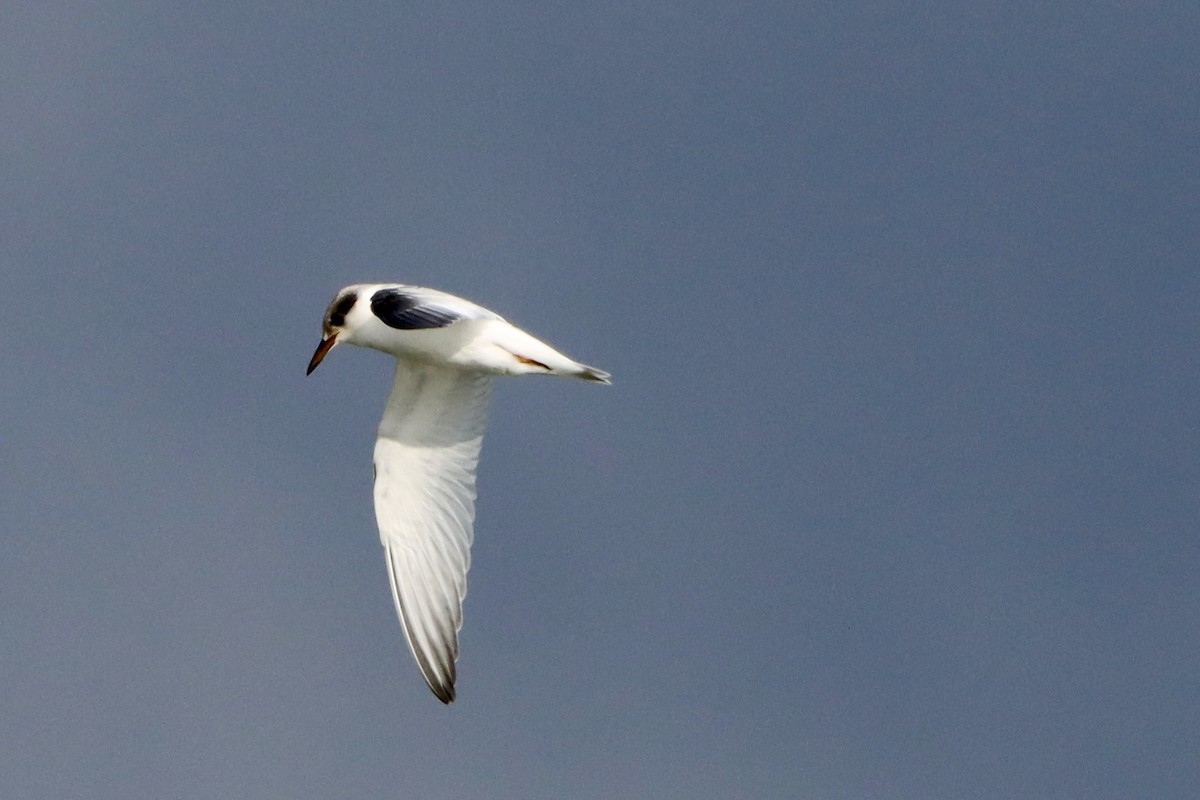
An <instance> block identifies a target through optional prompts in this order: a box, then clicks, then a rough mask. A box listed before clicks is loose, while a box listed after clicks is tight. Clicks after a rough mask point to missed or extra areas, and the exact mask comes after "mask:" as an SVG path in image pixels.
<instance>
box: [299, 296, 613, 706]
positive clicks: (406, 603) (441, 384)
mask: <svg viewBox="0 0 1200 800" xmlns="http://www.w3.org/2000/svg"><path fill="white" fill-rule="evenodd" d="M343 343H346V344H356V345H360V346H363V347H371V348H374V349H376V350H382V351H383V352H385V353H388V354H390V355H393V356H395V357H396V377H395V382H394V383H393V385H392V393H391V395H390V396H389V397H388V401H387V408H386V409H385V410H384V412H383V419H382V420H381V421H380V423H379V433H378V437H377V438H376V440H375V519H376V522H377V523H378V525H379V538H380V539H381V540H382V541H383V548H384V551H385V554H386V558H387V568H388V577H389V578H390V580H391V585H392V599H393V600H394V601H395V603H396V613H397V614H398V615H399V616H400V623H401V626H402V627H403V628H404V635H405V638H406V639H407V640H408V646H409V649H410V650H411V651H412V654H413V658H415V659H416V662H417V666H418V667H420V669H421V674H422V675H424V676H425V682H426V683H428V684H429V688H430V689H432V690H433V693H434V694H435V695H437V697H438V699H439V700H441V701H442V702H443V703H450V702H452V701H453V700H454V678H455V668H454V662H455V661H456V660H457V658H458V631H459V629H460V628H461V627H462V603H463V598H464V597H465V596H466V592H467V569H468V568H469V567H470V565H471V541H472V537H473V533H472V525H473V523H474V520H475V465H476V464H477V463H478V461H479V447H480V444H481V443H482V441H483V428H484V423H485V418H486V415H487V404H488V394H489V389H490V385H491V378H492V376H493V375H525V374H538V375H566V376H568V377H572V378H581V379H583V380H588V381H596V382H599V383H608V382H609V381H608V378H609V374H608V373H607V372H603V371H601V370H598V369H595V368H594V367H589V366H586V365H584V364H580V363H578V362H576V361H572V360H571V359H569V358H567V357H566V356H565V355H563V354H562V353H560V352H558V351H557V350H555V349H554V348H552V347H550V346H549V345H547V344H545V343H543V342H540V341H538V340H537V339H535V338H533V337H532V336H530V335H529V334H528V333H525V332H524V331H522V330H520V329H519V328H517V327H515V326H513V325H511V324H509V323H508V322H506V321H505V320H504V319H503V318H502V317H500V316H499V315H497V314H494V313H492V312H491V311H488V310H487V309H486V308H482V307H481V306H477V305H475V304H474V303H471V302H468V301H466V300H463V299H461V298H458V297H455V296H454V295H450V294H446V293H444V292H439V291H436V290H433V289H423V288H420V287H418V286H405V285H402V284H392V283H380V284H362V285H356V286H347V287H346V288H345V289H342V290H341V291H340V292H338V293H337V296H336V297H334V298H333V302H332V303H330V304H329V308H328V309H327V310H326V312H325V319H324V323H323V326H322V336H321V343H320V344H319V345H318V346H317V350H316V352H315V353H313V357H312V360H311V361H309V363H308V374H311V373H312V371H313V370H314V369H316V368H317V365H318V364H320V363H321V360H322V359H323V358H325V356H326V354H327V353H329V351H330V350H332V349H333V348H334V346H336V345H339V344H343Z"/></svg>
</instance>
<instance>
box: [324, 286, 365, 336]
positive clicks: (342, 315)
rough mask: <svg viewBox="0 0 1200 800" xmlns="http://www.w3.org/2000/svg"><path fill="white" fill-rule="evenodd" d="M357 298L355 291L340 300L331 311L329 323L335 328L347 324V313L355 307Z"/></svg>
mask: <svg viewBox="0 0 1200 800" xmlns="http://www.w3.org/2000/svg"><path fill="white" fill-rule="evenodd" d="M357 300H358V295H356V294H354V293H353V292H351V293H350V294H348V295H346V296H345V297H343V298H342V299H341V300H338V301H337V302H336V303H335V304H334V306H333V308H332V309H330V311H329V324H330V325H332V326H333V327H335V328H340V327H342V326H343V325H345V324H346V315H347V314H349V313H350V309H352V308H354V303H355V302H356V301H357Z"/></svg>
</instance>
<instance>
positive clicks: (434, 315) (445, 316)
mask: <svg viewBox="0 0 1200 800" xmlns="http://www.w3.org/2000/svg"><path fill="white" fill-rule="evenodd" d="M371 313H373V314H374V315H375V316H377V317H379V319H380V320H381V321H382V322H383V323H384V324H385V325H388V326H389V327H392V328H396V329H397V330H402V331H413V330H420V329H421V328H444V327H446V326H447V325H449V324H451V323H452V322H458V321H459V320H460V319H462V317H461V316H460V315H458V314H456V313H454V312H453V311H450V310H448V309H445V308H442V307H441V306H436V305H429V304H426V303H424V302H423V301H422V300H421V297H420V295H416V294H411V293H409V292H406V291H404V290H403V289H380V290H379V291H377V292H376V293H375V294H373V295H371Z"/></svg>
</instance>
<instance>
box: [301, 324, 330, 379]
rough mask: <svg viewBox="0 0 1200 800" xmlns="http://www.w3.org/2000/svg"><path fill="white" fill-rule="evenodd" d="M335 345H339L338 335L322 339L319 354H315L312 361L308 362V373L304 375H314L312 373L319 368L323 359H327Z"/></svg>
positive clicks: (318, 348)
mask: <svg viewBox="0 0 1200 800" xmlns="http://www.w3.org/2000/svg"><path fill="white" fill-rule="evenodd" d="M335 344H337V334H336V333H331V334H329V335H328V336H326V337H325V338H324V339H322V340H321V343H320V344H319V345H317V352H315V353H313V357H312V361H309V362H308V372H306V373H304V374H305V375H312V371H313V370H314V369H316V368H317V364H320V363H321V359H323V358H325V354H326V353H328V352H329V351H330V350H332V349H333V346H334V345H335Z"/></svg>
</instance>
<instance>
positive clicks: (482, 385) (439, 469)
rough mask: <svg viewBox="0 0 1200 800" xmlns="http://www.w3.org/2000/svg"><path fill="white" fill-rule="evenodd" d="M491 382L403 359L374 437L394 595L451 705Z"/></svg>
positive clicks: (428, 676) (438, 690) (416, 648)
mask: <svg viewBox="0 0 1200 800" xmlns="http://www.w3.org/2000/svg"><path fill="white" fill-rule="evenodd" d="M489 388H490V380H489V378H488V377H487V376H486V375H481V374H478V373H473V372H466V371H463V370H458V369H454V368H451V367H440V366H435V365H430V364H425V363H415V362H410V361H407V360H404V359H400V360H398V361H397V365H396V379H395V382H394V383H393V385H392V393H391V395H390V396H389V397H388V404H387V408H386V410H385V411H384V414H383V420H382V421H381V422H380V424H379V435H378V438H377V439H376V441H375V518H376V521H377V522H378V524H379V537H380V539H381V541H382V542H383V547H384V552H385V554H386V558H387V567H388V577H389V579H390V583H391V587H392V599H393V600H394V601H395V603H396V612H397V614H398V615H399V617H400V623H401V625H402V627H403V628H404V635H405V638H406V639H407V640H408V646H409V649H410V650H411V651H412V654H413V658H415V659H416V662H417V666H418V667H419V668H420V670H421V674H422V675H423V676H424V677H425V681H426V683H428V684H429V688H430V689H432V690H433V693H434V694H435V695H437V697H438V698H439V699H440V700H442V702H445V703H449V702H451V701H452V700H453V699H454V679H455V668H454V662H455V660H456V659H457V658H458V631H459V629H460V628H461V627H462V602H463V598H464V597H465V596H466V592H467V570H468V569H469V568H470V566H471V541H472V538H473V531H472V529H473V525H474V520H475V466H476V464H477V463H478V462H479V449H480V445H481V444H482V442H483V429H484V425H485V423H486V417H487V404H488V395H489Z"/></svg>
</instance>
